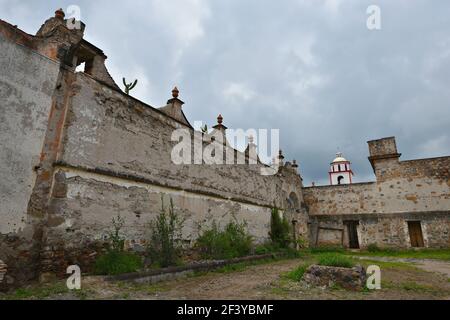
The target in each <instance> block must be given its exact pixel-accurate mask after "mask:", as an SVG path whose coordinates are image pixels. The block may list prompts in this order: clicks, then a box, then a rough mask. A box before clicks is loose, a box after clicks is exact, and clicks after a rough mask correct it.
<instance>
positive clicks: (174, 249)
mask: <svg viewBox="0 0 450 320" xmlns="http://www.w3.org/2000/svg"><path fill="white" fill-rule="evenodd" d="M183 223H184V221H183V219H181V218H180V217H179V216H178V215H177V214H176V213H175V210H174V208H173V201H172V198H171V199H170V204H169V206H168V207H167V208H166V207H165V206H164V198H163V196H161V212H160V213H159V215H158V216H157V217H156V218H155V219H154V220H153V221H151V222H150V234H151V235H150V241H149V246H148V253H149V256H150V259H151V261H152V263H153V264H156V265H159V266H160V267H168V266H172V265H176V264H177V263H178V262H179V259H180V253H181V245H180V244H179V243H178V239H181V229H182V228H183Z"/></svg>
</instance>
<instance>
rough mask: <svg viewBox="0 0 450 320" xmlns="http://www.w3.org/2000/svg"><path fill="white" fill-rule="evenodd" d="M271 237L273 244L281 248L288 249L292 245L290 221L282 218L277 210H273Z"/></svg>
mask: <svg viewBox="0 0 450 320" xmlns="http://www.w3.org/2000/svg"><path fill="white" fill-rule="evenodd" d="M269 236H270V240H271V241H272V244H273V245H274V246H276V247H279V248H288V247H289V245H290V244H291V243H292V237H291V227H290V224H289V221H288V220H287V219H286V218H285V217H283V218H282V217H281V216H280V213H279V211H278V209H277V208H273V209H272V215H271V219H270V232H269Z"/></svg>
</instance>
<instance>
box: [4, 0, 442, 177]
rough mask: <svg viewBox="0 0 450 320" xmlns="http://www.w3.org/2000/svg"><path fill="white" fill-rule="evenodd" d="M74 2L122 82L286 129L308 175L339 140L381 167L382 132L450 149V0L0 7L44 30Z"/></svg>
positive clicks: (356, 156)
mask: <svg viewBox="0 0 450 320" xmlns="http://www.w3.org/2000/svg"><path fill="white" fill-rule="evenodd" d="M373 4H375V5H378V6H379V7H380V9H381V30H369V29H368V28H367V26H366V20H367V18H368V14H367V13H366V10H367V8H368V6H369V5H373ZM70 5H77V6H79V7H80V9H81V19H82V21H84V22H85V23H86V25H87V28H86V36H85V38H86V39H87V40H88V41H90V42H92V43H93V44H95V45H97V46H98V47H100V48H102V49H103V50H104V51H105V53H106V54H107V55H108V57H109V58H108V62H107V66H108V68H109V70H110V71H111V73H112V75H113V77H114V78H115V79H116V81H117V82H118V83H120V82H121V78H122V76H125V77H126V78H127V79H129V80H131V79H134V78H138V79H139V85H138V87H137V88H136V89H135V90H134V91H133V92H132V94H133V95H134V96H136V97H137V98H139V99H141V100H143V101H145V102H146V103H148V104H150V105H152V106H155V107H158V106H162V105H164V104H165V102H166V101H167V99H168V98H169V97H170V91H171V89H172V87H173V86H174V85H177V86H178V88H179V89H180V91H181V93H180V98H181V99H182V100H184V101H185V102H186V105H185V107H184V111H185V113H186V115H187V116H188V119H189V120H190V121H191V122H194V121H195V120H199V121H204V122H206V123H208V124H209V125H210V126H211V125H213V124H215V119H216V117H217V115H218V114H219V113H222V115H223V117H224V124H226V125H227V126H228V127H232V128H244V129H247V128H256V129H258V128H267V129H271V128H274V129H280V130H281V131H280V135H281V145H282V149H283V150H284V153H285V155H286V158H287V159H288V160H290V159H293V158H295V159H297V160H298V161H299V162H300V169H301V173H302V175H303V177H304V180H305V185H310V183H311V181H315V182H317V183H327V179H328V174H327V171H328V166H329V162H330V161H331V160H332V159H333V157H334V155H335V153H336V152H337V151H338V150H340V151H342V152H343V153H344V155H345V156H346V157H347V158H348V159H349V160H351V161H352V163H353V170H354V171H355V173H356V177H355V178H356V180H357V181H366V180H373V179H374V177H373V174H372V169H371V167H370V164H369V162H368V160H367V156H368V149H367V144H366V141H368V140H371V139H376V138H382V137H387V136H396V137H397V146H398V148H399V151H400V152H401V153H403V156H402V159H416V158H422V157H436V156H443V155H449V154H450V33H449V30H450V18H449V15H450V1H448V0H434V1H429V0H428V1H426V0H423V1H420V0H385V1H376V0H370V1H365V0H280V1H273V0H271V1H269V0H267V1H266V0H151V1H150V0H145V1H144V0H137V1H132V0H130V1H106V0H104V1H103V0H98V1H74V0H71V1H45V2H44V1H38V0H36V1H31V0H29V1H26V0H20V1H18V0H0V18H1V19H4V20H6V21H8V22H11V23H13V24H17V25H19V27H20V28H22V29H23V30H25V31H26V32H28V33H32V34H34V33H35V32H36V31H37V29H38V28H39V27H40V25H41V24H42V22H43V21H44V20H45V19H46V18H48V17H50V16H52V15H53V12H54V11H55V9H57V8H59V7H62V8H63V9H65V10H66V11H67V8H68V7H69V6H70Z"/></svg>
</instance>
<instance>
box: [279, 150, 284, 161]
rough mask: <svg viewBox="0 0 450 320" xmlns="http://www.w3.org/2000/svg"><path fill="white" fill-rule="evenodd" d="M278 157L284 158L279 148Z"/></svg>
mask: <svg viewBox="0 0 450 320" xmlns="http://www.w3.org/2000/svg"><path fill="white" fill-rule="evenodd" d="M278 159H280V160H283V159H284V156H283V151H282V150H280V151H279V152H278Z"/></svg>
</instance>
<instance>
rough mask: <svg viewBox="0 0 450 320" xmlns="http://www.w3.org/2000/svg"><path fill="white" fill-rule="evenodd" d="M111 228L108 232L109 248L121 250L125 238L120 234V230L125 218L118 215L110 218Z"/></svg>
mask: <svg viewBox="0 0 450 320" xmlns="http://www.w3.org/2000/svg"><path fill="white" fill-rule="evenodd" d="M111 222H112V225H113V227H112V230H111V231H110V233H109V250H110V251H115V252H122V251H123V250H124V247H125V238H124V237H123V236H122V234H121V230H122V228H123V226H124V225H125V220H124V218H122V217H121V216H120V215H117V217H115V218H112V221H111Z"/></svg>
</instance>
